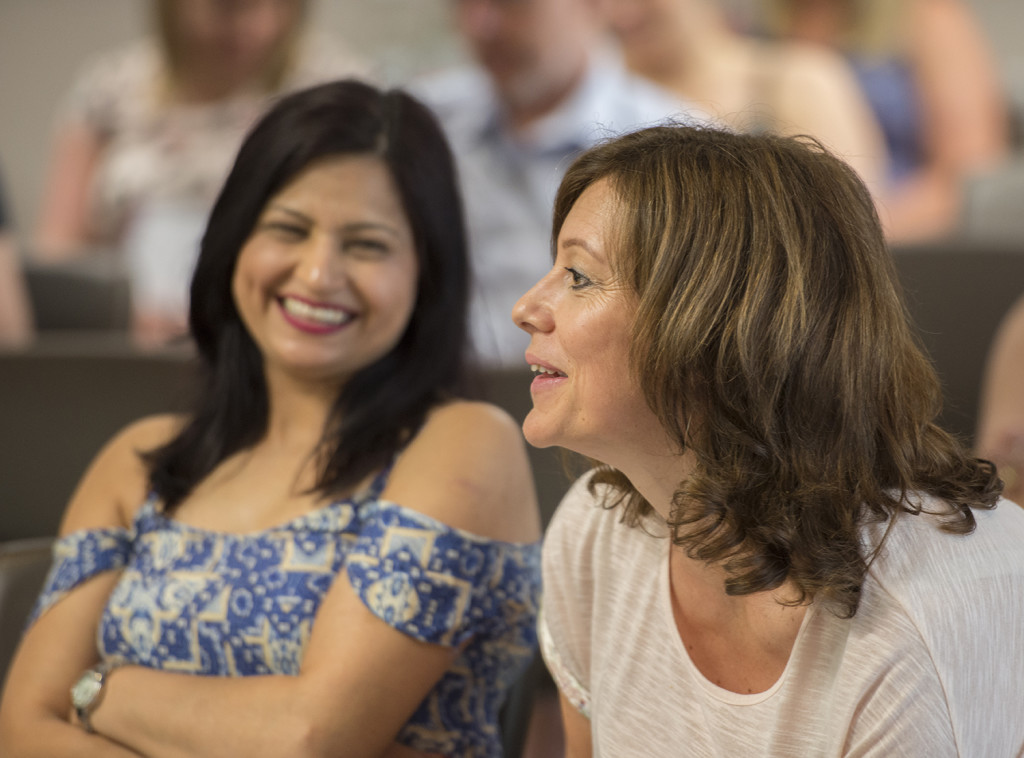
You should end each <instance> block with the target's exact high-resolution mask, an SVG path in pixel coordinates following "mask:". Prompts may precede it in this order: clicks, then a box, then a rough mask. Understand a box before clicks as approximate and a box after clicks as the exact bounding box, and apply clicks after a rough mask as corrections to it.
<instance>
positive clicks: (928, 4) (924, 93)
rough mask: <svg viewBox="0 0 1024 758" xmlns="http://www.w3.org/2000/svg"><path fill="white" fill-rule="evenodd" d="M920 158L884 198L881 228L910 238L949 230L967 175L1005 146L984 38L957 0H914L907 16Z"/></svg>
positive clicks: (1004, 121)
mask: <svg viewBox="0 0 1024 758" xmlns="http://www.w3.org/2000/svg"><path fill="white" fill-rule="evenodd" d="M907 29H908V39H907V45H908V51H909V56H910V63H911V66H912V70H913V74H914V79H915V83H916V84H917V87H918V91H919V93H920V97H919V103H920V107H921V124H922V129H923V130H924V131H923V134H922V143H923V147H924V162H923V164H922V165H921V166H920V168H919V169H918V170H917V171H915V172H914V173H913V174H911V175H910V176H908V177H907V178H906V179H905V181H903V182H902V183H901V185H900V186H899V187H897V188H895V190H894V192H893V194H892V196H891V197H890V198H889V199H888V202H887V207H888V216H889V222H888V226H887V230H886V231H887V233H888V235H889V237H890V239H892V240H894V241H895V242H901V243H907V242H915V241H919V240H923V239H928V238H931V237H936V236H939V235H942V234H946V233H949V232H951V231H953V229H955V227H956V225H957V224H958V223H959V221H960V217H961V214H962V211H963V193H964V189H965V182H966V181H967V180H968V179H969V178H970V177H971V175H973V174H978V173H981V172H983V171H985V170H987V169H990V168H992V167H994V166H996V165H998V164H999V162H1000V161H1002V160H1004V159H1005V158H1006V156H1007V155H1008V153H1009V146H1010V119H1009V108H1008V105H1007V102H1006V97H1005V94H1004V92H1003V89H1002V85H1001V83H1000V81H999V77H998V75H997V73H996V66H995V63H994V61H993V59H992V54H991V52H990V51H989V49H988V45H987V43H986V40H985V38H984V36H983V34H982V31H981V29H980V28H979V27H978V25H977V23H976V22H975V20H974V18H973V17H972V16H971V14H970V11H969V9H968V8H966V7H965V6H964V5H963V3H962V2H960V0H917V1H916V2H913V3H912V4H911V7H910V12H909V14H908V21H907Z"/></svg>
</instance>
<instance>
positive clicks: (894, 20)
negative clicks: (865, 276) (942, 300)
mask: <svg viewBox="0 0 1024 758" xmlns="http://www.w3.org/2000/svg"><path fill="white" fill-rule="evenodd" d="M762 7H763V8H765V9H766V10H767V14H766V22H765V25H766V27H767V29H768V30H769V32H771V33H772V34H774V35H775V36H776V37H777V38H784V39H795V40H801V41H804V42H809V43H814V44H817V45H822V46H825V47H827V48H830V49H833V50H837V51H839V52H840V53H841V54H842V55H843V56H845V58H846V59H847V60H848V61H849V63H850V65H851V66H852V68H853V70H854V72H855V73H856V76H857V79H858V81H859V82H860V86H861V88H862V90H863V92H864V94H865V96H866V97H867V99H868V102H870V104H871V107H872V109H873V111H874V113H875V117H876V118H877V120H878V122H879V124H881V126H882V131H883V133H884V135H885V140H886V146H887V150H888V154H889V164H888V169H887V176H886V186H885V191H884V192H883V193H882V199H883V202H882V203H881V204H880V211H881V215H882V221H883V223H884V224H885V228H886V234H887V236H888V238H889V239H890V240H891V241H894V242H915V241H921V240H926V239H930V238H936V237H942V236H945V235H949V234H951V233H953V232H955V231H956V230H957V228H958V225H959V223H960V216H961V213H962V209H963V208H962V206H963V200H964V198H963V195H964V190H965V185H966V183H967V182H968V181H969V180H970V179H971V177H973V176H976V175H979V174H982V173H984V172H985V171H988V170H990V169H992V168H994V167H997V166H998V165H999V164H1000V162H1002V161H1003V160H1004V159H1005V158H1006V157H1007V156H1008V154H1009V150H1010V142H1011V124H1010V118H1009V108H1008V104H1007V100H1006V95H1005V92H1004V91H1003V88H1002V84H1001V82H1000V81H999V77H998V73H997V69H996V65H995V61H994V59H993V54H992V51H991V50H990V48H989V44H988V41H987V40H986V39H985V35H984V33H983V31H982V29H981V28H980V26H979V25H978V23H977V21H976V19H975V18H974V16H973V15H972V13H971V9H970V7H969V4H968V3H965V2H963V0H769V2H767V3H764V4H763V6H762Z"/></svg>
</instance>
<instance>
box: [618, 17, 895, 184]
mask: <svg viewBox="0 0 1024 758" xmlns="http://www.w3.org/2000/svg"><path fill="white" fill-rule="evenodd" d="M606 5H607V14H608V21H609V23H610V25H611V28H612V30H613V32H614V33H615V35H616V36H617V37H618V39H619V40H620V41H621V43H622V48H623V51H624V53H625V57H626V62H627V64H628V65H629V67H630V68H631V69H632V70H633V71H635V72H637V73H638V74H641V75H643V76H645V77H647V78H649V79H651V80H652V81H655V82H657V83H658V84H660V85H662V86H664V87H666V88H668V89H670V90H673V91H674V92H676V93H678V95H679V96H680V97H684V98H686V99H688V100H690V101H692V102H694V103H696V104H697V105H699V106H700V107H701V108H704V109H705V110H707V111H708V112H709V113H711V114H712V115H713V116H714V117H715V118H716V119H717V120H719V121H720V122H722V123H724V124H727V125H729V126H731V127H733V128H734V129H738V130H740V131H749V132H762V131H773V132H778V133H780V134H810V135H812V136H814V137H817V138H818V139H820V140H821V141H822V142H824V143H825V144H826V145H828V146H829V147H830V148H831V149H832V150H833V151H835V152H836V153H837V154H839V155H841V156H842V157H843V158H844V159H845V160H847V161H848V162H849V163H850V165H852V166H853V167H854V168H855V169H857V171H858V173H859V174H860V175H861V177H862V178H863V179H864V180H865V182H867V184H868V185H869V187H871V188H872V189H874V188H879V189H880V188H881V180H882V177H883V173H884V167H885V149H884V142H883V139H882V135H881V131H880V129H879V127H878V124H877V123H876V121H875V119H874V116H873V115H872V114H871V109H870V107H869V106H868V104H867V102H866V101H865V99H864V97H863V95H862V94H861V92H860V90H859V88H858V86H857V81H856V79H855V78H854V76H853V74H852V72H851V71H850V70H849V67H848V66H847V65H846V64H845V63H844V62H843V60H842V59H841V58H840V57H839V56H838V55H836V54H835V53H832V52H830V51H825V50H822V49H820V48H819V47H817V46H813V47H812V46H809V45H804V44H797V43H793V42H771V41H766V40H763V39H758V38H755V37H753V36H749V35H746V34H742V33H740V32H738V31H737V30H736V29H735V28H734V27H733V26H732V24H731V23H730V18H729V16H728V15H727V14H726V11H725V10H724V6H722V4H721V2H720V0H606Z"/></svg>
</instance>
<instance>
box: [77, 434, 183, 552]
mask: <svg viewBox="0 0 1024 758" xmlns="http://www.w3.org/2000/svg"><path fill="white" fill-rule="evenodd" d="M183 422H184V418H183V417H182V416H178V415H172V414H163V415H156V416H147V417H145V418H142V419H139V420H138V421H134V422H132V423H131V424H129V425H128V426H126V427H124V428H123V429H121V431H119V432H118V433H117V434H115V435H114V436H113V437H112V438H111V439H110V440H109V441H108V442H107V443H106V444H105V445H104V446H103V447H102V448H101V449H100V451H99V452H98V453H97V454H96V457H95V458H93V460H92V463H90V464H89V468H88V469H86V471H85V474H84V475H83V476H82V478H81V480H80V481H79V483H78V486H77V488H76V489H75V492H74V494H73V495H72V496H71V501H70V503H69V504H68V508H67V510H66V511H65V513H64V519H63V521H62V523H61V528H60V531H61V534H68V533H70V532H73V531H77V530H79V529H90V528H98V527H116V526H128V525H129V524H130V523H131V520H132V517H133V516H134V514H135V511H136V510H137V509H138V507H139V506H140V505H141V503H142V501H143V500H144V499H145V497H146V494H147V489H148V483H149V474H148V471H147V470H146V466H145V464H144V463H143V460H142V458H141V455H140V454H141V453H144V452H146V451H149V450H153V449H155V448H157V447H159V446H160V445H163V444H165V443H167V442H169V441H170V440H171V439H172V438H173V437H174V435H175V434H177V433H178V431H179V430H180V429H181V426H182V423H183Z"/></svg>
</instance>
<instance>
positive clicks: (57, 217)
mask: <svg viewBox="0 0 1024 758" xmlns="http://www.w3.org/2000/svg"><path fill="white" fill-rule="evenodd" d="M102 150H103V142H102V139H101V137H100V136H99V135H98V134H97V133H96V132H95V131H94V130H93V129H91V128H90V127H89V126H88V125H86V124H84V123H68V124H65V125H63V126H62V127H61V128H60V130H59V131H58V133H57V136H56V139H55V140H54V144H53V148H52V154H51V157H50V168H49V174H48V177H47V181H46V186H45V189H44V191H43V197H42V200H41V204H40V210H39V219H38V222H37V224H36V251H35V253H36V256H37V258H38V259H39V260H40V261H41V262H44V263H54V262H60V261H66V260H70V259H72V258H75V257H77V256H78V255H80V254H81V253H82V252H83V250H84V249H85V246H86V245H87V244H88V243H89V231H90V224H89V192H90V187H91V186H92V181H93V176H94V174H95V172H96V165H97V163H98V162H99V158H100V153H101V152H102Z"/></svg>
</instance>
